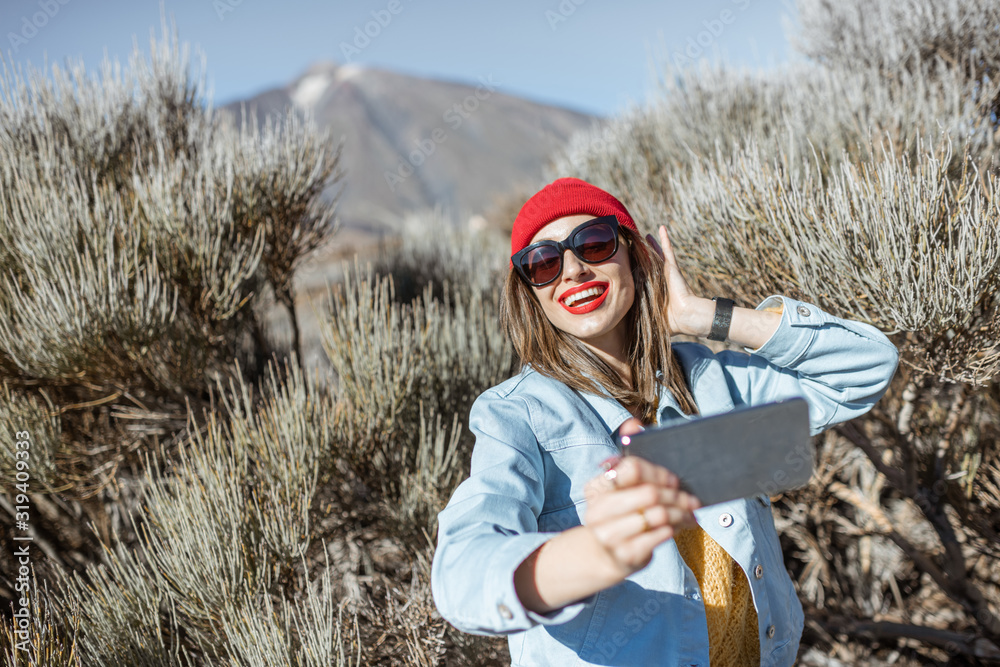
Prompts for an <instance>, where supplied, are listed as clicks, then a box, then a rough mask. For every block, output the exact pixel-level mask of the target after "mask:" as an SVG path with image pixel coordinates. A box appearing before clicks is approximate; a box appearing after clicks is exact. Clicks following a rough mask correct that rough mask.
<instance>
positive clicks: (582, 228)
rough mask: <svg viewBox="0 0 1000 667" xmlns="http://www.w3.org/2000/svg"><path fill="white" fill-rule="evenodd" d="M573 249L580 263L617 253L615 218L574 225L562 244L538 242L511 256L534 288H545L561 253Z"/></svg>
mask: <svg viewBox="0 0 1000 667" xmlns="http://www.w3.org/2000/svg"><path fill="white" fill-rule="evenodd" d="M567 249H568V250H572V251H573V254H574V255H576V256H577V258H578V259H579V260H580V261H581V262H586V263H587V264H597V263H598V262H604V261H606V260H609V259H611V258H612V257H613V256H614V254H615V253H616V252H618V218H616V217H615V216H613V215H605V216H603V217H601V218H594V219H593V220H588V221H587V222H585V223H583V224H582V225H579V226H577V227H576V228H575V229H574V230H573V231H572V232H570V233H569V236H567V237H566V238H565V239H563V240H562V241H549V240H546V241H539V242H538V243H532V244H531V245H529V246H528V247H527V248H524V249H522V250H518V251H517V252H516V253H514V256H513V257H511V262H512V263H513V264H514V268H515V269H517V272H518V273H519V274H521V277H522V278H524V280H525V281H526V282H527V283H528V284H529V285H533V286H534V287H542V286H543V285H548V284H549V283H551V282H552V281H553V280H555V279H556V278H558V277H559V274H560V273H562V268H563V253H565V252H566V250H567Z"/></svg>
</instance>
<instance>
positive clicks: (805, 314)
mask: <svg viewBox="0 0 1000 667" xmlns="http://www.w3.org/2000/svg"><path fill="white" fill-rule="evenodd" d="M795 312H797V313H798V314H799V315H801V316H802V317H809V316H810V315H812V313H811V312H809V309H808V308H806V307H805V306H799V307H798V308H796V309H795Z"/></svg>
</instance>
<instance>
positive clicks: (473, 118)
mask: <svg viewBox="0 0 1000 667" xmlns="http://www.w3.org/2000/svg"><path fill="white" fill-rule="evenodd" d="M509 83H510V82H508V81H500V80H497V79H496V78H495V77H493V76H492V75H490V74H486V75H483V76H482V77H480V80H479V81H476V82H472V83H454V82H448V81H438V80H433V79H424V78H419V77H414V76H407V75H404V74H399V73H396V72H390V71H385V70H380V69H375V68H370V67H367V66H360V65H356V64H344V65H337V64H334V63H330V62H321V63H316V64H314V65H312V66H311V67H310V68H309V69H308V70H306V71H305V72H304V73H303V74H302V75H301V76H299V77H298V78H297V79H295V80H294V81H292V82H291V83H290V84H288V85H287V86H284V87H283V88H275V89H271V90H267V91H265V92H262V93H260V94H258V95H256V96H254V97H252V98H250V99H248V100H237V101H234V102H231V103H229V104H226V105H225V106H224V107H222V108H223V109H226V110H229V111H232V112H234V113H236V114H239V113H240V110H241V108H242V107H243V106H244V105H245V106H246V108H247V110H250V109H256V111H257V115H258V120H259V122H263V118H264V117H265V116H266V115H267V114H278V113H284V112H285V111H286V110H287V109H288V108H294V109H296V110H298V111H300V112H301V113H302V114H303V115H305V114H311V116H312V117H313V119H314V120H315V121H316V123H317V124H318V125H319V126H320V127H321V128H324V129H326V128H328V129H329V130H330V131H331V134H332V136H333V138H334V139H336V138H338V137H343V138H344V149H343V154H342V155H343V157H342V161H341V165H342V166H343V167H344V168H345V169H346V171H347V174H346V178H345V185H344V190H343V194H342V197H341V202H340V206H339V212H340V219H341V221H342V223H343V224H344V225H345V226H346V227H348V228H351V227H353V228H355V229H369V230H386V229H389V230H391V229H397V228H398V221H399V220H400V219H401V217H402V215H404V214H405V213H407V212H410V211H414V210H420V209H423V208H428V207H434V206H442V207H445V208H447V209H450V210H451V211H453V212H454V213H455V214H456V215H459V216H469V215H472V214H475V213H480V212H482V211H483V210H485V209H486V208H487V207H489V206H490V204H491V203H492V202H493V201H494V198H495V197H498V196H502V195H503V194H505V193H508V192H510V191H511V190H512V189H513V188H514V187H516V186H519V185H520V186H526V187H532V186H534V185H537V181H538V179H539V178H540V177H541V170H542V166H543V164H544V163H545V161H546V160H547V159H548V157H549V155H550V154H551V153H552V151H553V150H554V149H555V148H557V147H558V146H560V145H562V144H563V143H565V142H566V140H567V139H568V138H569V137H570V135H572V134H573V133H574V132H576V131H577V130H581V129H584V128H587V127H589V126H590V125H591V124H593V123H594V122H599V119H598V118H597V117H594V116H589V115H587V114H583V113H578V112H575V111H571V110H568V109H563V108H559V107H554V106H548V105H544V104H539V103H536V102H531V101H528V100H525V99H523V98H519V97H515V96H513V95H508V94H507V93H505V92H504V88H505V86H506V85H508V84H509Z"/></svg>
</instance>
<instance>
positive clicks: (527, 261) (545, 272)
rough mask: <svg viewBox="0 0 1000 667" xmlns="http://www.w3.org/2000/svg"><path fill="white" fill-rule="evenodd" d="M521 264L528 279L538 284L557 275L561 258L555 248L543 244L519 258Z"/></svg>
mask: <svg viewBox="0 0 1000 667" xmlns="http://www.w3.org/2000/svg"><path fill="white" fill-rule="evenodd" d="M521 266H523V267H524V272H525V273H526V274H527V275H528V280H530V281H531V282H532V283H534V284H536V285H540V284H542V283H547V282H549V281H550V280H552V279H553V278H555V277H556V276H558V275H559V271H560V269H561V268H562V258H561V257H560V256H559V251H558V250H557V249H556V248H553V247H552V246H546V245H543V246H541V247H539V248H535V249H534V250H532V251H531V252H529V253H528V254H527V255H525V256H524V257H523V258H522V259H521Z"/></svg>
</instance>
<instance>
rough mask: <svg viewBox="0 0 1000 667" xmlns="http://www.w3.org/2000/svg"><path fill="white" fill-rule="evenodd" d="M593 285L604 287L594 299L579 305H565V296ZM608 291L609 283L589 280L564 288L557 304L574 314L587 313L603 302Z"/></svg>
mask: <svg viewBox="0 0 1000 667" xmlns="http://www.w3.org/2000/svg"><path fill="white" fill-rule="evenodd" d="M593 287H601V288H604V291H603V292H601V295H600V296H598V297H597V298H596V299H594V300H593V301H588V302H587V303H585V304H582V305H579V306H567V305H566V298H567V297H570V296H573V295H574V294H578V293H579V292H582V291H584V290H588V289H591V288H593ZM610 291H611V290H610V284H609V283H607V282H604V281H601V280H591V281H589V282H585V283H583V284H582V285H577V286H576V287H571V288H569V289H568V290H566V291H565V292H563V293H562V295H561V296H560V297H559V305H560V306H562V307H563V308H565V309H566V311H567V312H569V313H572V314H574V315H583V314H584V313H589V312H590V311H592V310H595V309H597V308H599V307H600V305H601V304H602V303H604V300H605V299H606V298H607V297H608V292H610Z"/></svg>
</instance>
